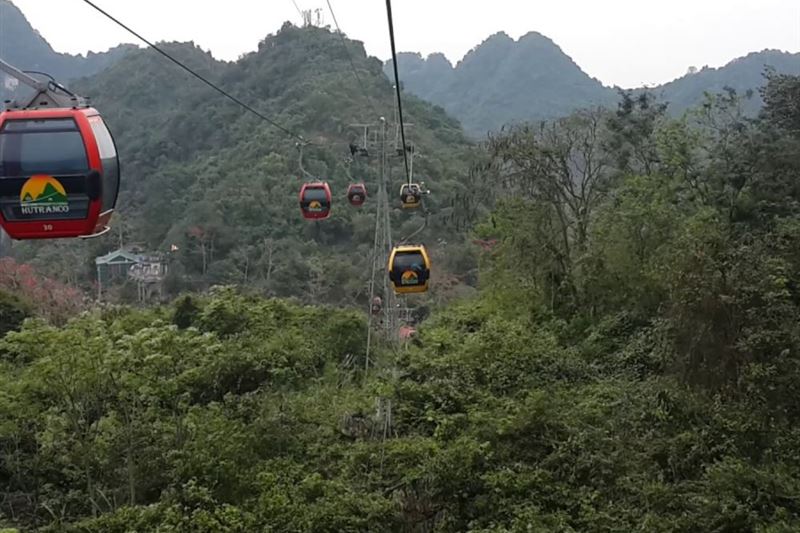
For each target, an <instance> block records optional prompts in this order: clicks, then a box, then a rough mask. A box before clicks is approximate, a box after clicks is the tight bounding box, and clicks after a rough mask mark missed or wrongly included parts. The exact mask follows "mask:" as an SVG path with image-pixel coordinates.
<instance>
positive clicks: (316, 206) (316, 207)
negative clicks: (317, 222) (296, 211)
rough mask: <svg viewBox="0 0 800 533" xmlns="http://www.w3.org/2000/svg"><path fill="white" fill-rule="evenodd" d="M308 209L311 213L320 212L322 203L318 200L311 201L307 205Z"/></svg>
mask: <svg viewBox="0 0 800 533" xmlns="http://www.w3.org/2000/svg"><path fill="white" fill-rule="evenodd" d="M308 209H309V210H311V211H322V203H320V202H319V201H318V200H311V201H310V202H309V203H308Z"/></svg>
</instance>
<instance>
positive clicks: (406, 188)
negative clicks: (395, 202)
mask: <svg viewBox="0 0 800 533" xmlns="http://www.w3.org/2000/svg"><path fill="white" fill-rule="evenodd" d="M400 201H401V202H402V203H403V209H414V208H416V207H419V206H420V204H421V203H422V187H420V186H419V184H417V183H404V184H403V186H402V187H400Z"/></svg>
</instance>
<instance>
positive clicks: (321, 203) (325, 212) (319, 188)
mask: <svg viewBox="0 0 800 533" xmlns="http://www.w3.org/2000/svg"><path fill="white" fill-rule="evenodd" d="M300 211H302V213H303V218H305V219H307V220H322V219H325V218H328V217H329V216H330V214H331V188H330V187H329V186H328V184H327V183H325V182H321V181H317V182H314V183H305V184H303V187H302V188H301V189H300Z"/></svg>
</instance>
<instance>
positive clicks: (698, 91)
mask: <svg viewBox="0 0 800 533" xmlns="http://www.w3.org/2000/svg"><path fill="white" fill-rule="evenodd" d="M769 68H773V69H775V71H777V72H779V73H783V74H794V75H797V74H800V54H790V53H787V52H781V51H779V50H764V51H762V52H753V53H751V54H748V55H747V56H745V57H740V58H737V59H734V60H733V61H731V62H730V63H728V64H727V65H725V66H723V67H720V68H709V67H703V68H702V69H700V70H697V71H696V72H692V73H689V74H686V75H685V76H683V77H681V78H678V79H677V80H675V81H671V82H669V83H665V84H664V85H661V86H659V87H655V88H653V89H652V91H653V92H654V93H655V94H656V95H658V97H659V98H660V99H661V100H662V101H664V102H668V103H669V104H670V111H671V112H672V113H673V114H678V113H682V112H683V111H685V110H686V109H688V108H690V107H693V106H696V105H697V104H698V103H700V102H701V101H702V100H703V98H704V94H705V93H712V94H713V93H719V92H722V91H724V90H726V88H731V89H734V90H735V91H736V92H737V93H738V94H740V95H743V96H746V95H747V94H748V93H752V97H751V98H748V99H747V101H746V104H745V105H746V107H747V110H748V112H749V113H750V114H751V115H755V114H756V113H757V112H758V111H759V109H760V108H761V105H762V101H761V96H760V94H759V89H760V88H761V87H762V86H764V84H765V80H764V72H765V70H766V69H769Z"/></svg>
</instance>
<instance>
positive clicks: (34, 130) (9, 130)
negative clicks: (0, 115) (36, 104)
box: [0, 119, 89, 177]
mask: <svg viewBox="0 0 800 533" xmlns="http://www.w3.org/2000/svg"><path fill="white" fill-rule="evenodd" d="M0 161H2V169H0V170H2V175H3V176H5V177H18V176H27V175H31V174H57V175H64V174H83V173H86V172H88V170H89V162H88V159H87V157H86V148H85V146H84V144H83V139H82V137H81V134H80V132H79V131H78V128H77V126H76V124H75V122H74V121H73V120H72V119H55V120H11V121H8V122H6V123H5V125H4V127H3V130H2V131H0Z"/></svg>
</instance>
